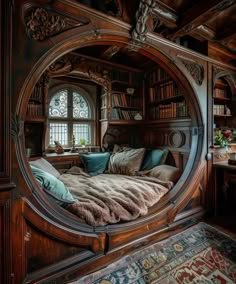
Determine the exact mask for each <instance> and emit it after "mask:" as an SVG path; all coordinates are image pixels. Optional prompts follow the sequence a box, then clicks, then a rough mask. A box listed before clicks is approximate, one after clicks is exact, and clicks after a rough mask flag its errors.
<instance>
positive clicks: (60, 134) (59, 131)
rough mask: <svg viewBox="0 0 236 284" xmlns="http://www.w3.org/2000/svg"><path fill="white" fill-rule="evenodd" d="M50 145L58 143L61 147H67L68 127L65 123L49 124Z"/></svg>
mask: <svg viewBox="0 0 236 284" xmlns="http://www.w3.org/2000/svg"><path fill="white" fill-rule="evenodd" d="M49 131H50V132H49V133H50V141H49V143H50V145H54V141H58V142H59V143H61V145H68V125H67V123H56V122H51V123H49Z"/></svg>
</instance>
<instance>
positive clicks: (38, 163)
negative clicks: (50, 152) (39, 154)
mask: <svg viewBox="0 0 236 284" xmlns="http://www.w3.org/2000/svg"><path fill="white" fill-rule="evenodd" d="M29 163H30V165H32V166H34V167H36V168H38V169H40V170H43V171H45V172H47V173H49V174H51V175H53V176H54V177H56V178H59V176H60V175H61V174H60V173H59V172H58V170H57V169H56V168H54V167H53V165H52V164H50V163H49V162H48V161H47V160H45V159H43V158H40V159H38V160H35V161H30V162H29Z"/></svg>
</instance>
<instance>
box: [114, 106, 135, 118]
mask: <svg viewBox="0 0 236 284" xmlns="http://www.w3.org/2000/svg"><path fill="white" fill-rule="evenodd" d="M139 113H140V112H139V111H133V110H132V111H131V110H122V109H119V108H113V109H112V112H111V118H112V119H114V120H134V119H136V115H137V114H139Z"/></svg>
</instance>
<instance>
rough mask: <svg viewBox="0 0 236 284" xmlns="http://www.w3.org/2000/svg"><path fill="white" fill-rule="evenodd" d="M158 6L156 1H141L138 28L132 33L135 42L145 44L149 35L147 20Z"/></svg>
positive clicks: (137, 20)
mask: <svg viewBox="0 0 236 284" xmlns="http://www.w3.org/2000/svg"><path fill="white" fill-rule="evenodd" d="M155 6H156V1H155V0H141V1H140V3H139V9H138V11H137V13H136V27H135V28H134V30H133V32H132V39H133V40H134V42H138V43H144V42H145V40H146V33H147V24H146V23H147V20H148V18H149V16H150V15H151V13H152V11H153V9H154V7H155Z"/></svg>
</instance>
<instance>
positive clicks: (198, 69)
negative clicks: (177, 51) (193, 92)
mask: <svg viewBox="0 0 236 284" xmlns="http://www.w3.org/2000/svg"><path fill="white" fill-rule="evenodd" d="M180 60H181V62H182V63H183V64H184V66H185V67H186V68H187V69H188V71H189V73H190V74H191V76H192V77H193V79H194V81H195V82H196V83H197V84H198V85H201V84H202V82H203V79H204V68H203V66H202V65H201V64H199V63H197V62H195V61H192V60H190V59H184V58H180Z"/></svg>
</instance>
